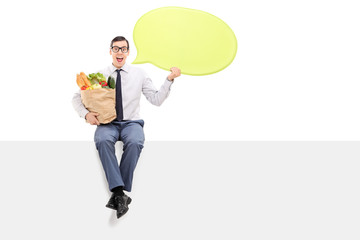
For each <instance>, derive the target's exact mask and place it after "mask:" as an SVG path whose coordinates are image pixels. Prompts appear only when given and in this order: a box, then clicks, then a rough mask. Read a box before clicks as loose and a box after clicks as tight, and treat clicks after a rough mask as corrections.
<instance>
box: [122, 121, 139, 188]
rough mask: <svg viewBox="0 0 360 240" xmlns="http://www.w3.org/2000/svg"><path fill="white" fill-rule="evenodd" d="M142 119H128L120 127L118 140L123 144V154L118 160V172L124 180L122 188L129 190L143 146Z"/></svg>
mask: <svg viewBox="0 0 360 240" xmlns="http://www.w3.org/2000/svg"><path fill="white" fill-rule="evenodd" d="M143 126H144V121H143V120H136V121H128V122H125V123H124V125H122V127H121V133H120V140H121V141H122V142H123V143H124V144H123V155H122V157H121V162H120V167H119V168H120V173H121V176H122V179H123V181H124V190H125V191H128V192H130V191H131V187H132V180H133V174H134V170H135V167H136V164H137V162H138V159H139V157H140V153H141V150H142V148H143V146H144V141H145V137H144V130H143Z"/></svg>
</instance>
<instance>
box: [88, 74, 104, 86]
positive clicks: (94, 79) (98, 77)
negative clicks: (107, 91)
mask: <svg viewBox="0 0 360 240" xmlns="http://www.w3.org/2000/svg"><path fill="white" fill-rule="evenodd" d="M87 77H88V79H89V80H90V83H91V85H93V84H96V83H99V82H101V81H105V82H106V78H105V76H104V75H102V74H101V73H90V74H89V75H88V76H87Z"/></svg>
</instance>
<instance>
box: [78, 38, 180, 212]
mask: <svg viewBox="0 0 360 240" xmlns="http://www.w3.org/2000/svg"><path fill="white" fill-rule="evenodd" d="M129 53H130V51H129V42H128V40H126V39H125V38H124V37H122V36H118V37H115V38H114V39H113V40H112V41H111V44H110V55H111V56H112V65H110V66H108V67H107V68H105V69H103V70H102V71H100V73H102V74H103V75H104V76H105V77H106V78H108V77H109V76H112V77H114V78H115V79H116V90H115V92H116V113H117V118H116V119H115V120H114V121H112V122H111V123H109V124H100V123H99V121H98V119H97V116H98V114H97V113H95V112H89V111H88V110H87V109H86V108H85V107H84V105H83V104H82V102H81V96H80V93H75V95H74V97H73V106H74V108H75V110H76V111H77V112H78V114H79V115H80V116H81V117H83V118H85V119H86V121H87V122H88V123H90V124H92V125H97V128H96V131H95V137H94V140H95V145H96V148H97V150H98V152H99V156H100V160H101V163H102V166H103V168H104V172H105V175H106V179H107V181H108V185H109V190H110V191H111V192H112V195H111V197H110V199H109V201H108V203H107V204H106V207H108V208H111V209H114V210H116V211H117V217H118V218H120V217H121V216H123V215H124V214H125V213H126V212H127V211H128V209H129V208H128V204H130V202H131V198H130V197H128V196H127V195H126V194H125V193H124V192H123V191H124V190H125V191H127V192H131V187H132V179H133V173H134V170H135V167H136V164H137V161H138V159H139V156H140V153H141V150H142V148H143V144H144V140H145V139H144V131H143V126H144V121H143V120H142V119H141V118H140V115H139V110H140V106H139V105H140V97H141V93H143V94H144V95H145V97H146V99H147V100H148V101H149V102H151V103H152V104H154V105H157V106H160V105H161V104H162V103H163V102H164V100H165V99H166V98H167V97H168V95H169V93H170V87H171V85H172V83H173V81H174V79H175V78H177V77H179V76H180V75H181V71H180V69H178V68H176V67H173V68H171V73H170V74H169V75H168V76H167V78H166V80H165V82H164V83H163V85H162V86H161V88H160V90H157V89H156V88H155V87H154V85H153V83H152V81H151V79H150V78H149V77H147V75H146V74H145V72H144V71H143V70H141V69H139V68H136V67H134V66H131V65H128V64H126V59H127V57H128V56H129ZM118 140H120V141H122V142H123V154H122V157H121V160H120V164H119V163H118V161H117V158H116V156H115V143H116V142H117V141H118Z"/></svg>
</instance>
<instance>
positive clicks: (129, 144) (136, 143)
mask: <svg viewBox="0 0 360 240" xmlns="http://www.w3.org/2000/svg"><path fill="white" fill-rule="evenodd" d="M124 147H125V148H137V149H142V148H143V147H144V140H142V139H135V138H132V139H128V140H127V141H126V143H125V144H124Z"/></svg>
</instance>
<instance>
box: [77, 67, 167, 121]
mask: <svg viewBox="0 0 360 240" xmlns="http://www.w3.org/2000/svg"><path fill="white" fill-rule="evenodd" d="M121 69H122V71H121V72H120V74H121V89H122V104H123V113H124V120H139V119H141V118H140V113H139V112H140V97H141V93H143V94H144V96H145V97H146V99H147V100H148V101H149V102H151V103H152V104H154V105H156V106H160V105H161V104H162V103H163V102H164V100H165V99H166V98H167V97H168V96H169V93H170V88H171V85H172V83H173V81H169V80H168V79H166V80H165V82H164V83H163V85H162V86H161V88H160V90H157V89H156V88H155V86H154V85H153V83H152V81H151V79H150V78H149V77H148V76H147V75H146V73H145V71H143V70H142V69H140V68H137V67H134V66H132V65H128V64H126V63H125V64H124V66H122V68H121ZM116 70H117V68H116V67H115V66H114V65H110V66H108V67H107V68H105V69H103V70H101V71H99V72H100V73H102V74H103V75H104V76H105V77H106V79H108V77H109V76H112V77H113V78H114V79H116V77H117V72H116ZM83 91H91V90H83ZM72 104H73V106H74V108H75V111H76V112H77V113H78V114H79V116H80V117H82V118H85V116H86V114H87V113H88V112H89V111H88V110H87V109H86V108H85V106H84V105H83V103H82V102H81V95H80V91H79V92H77V93H75V94H74V97H73V100H72Z"/></svg>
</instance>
